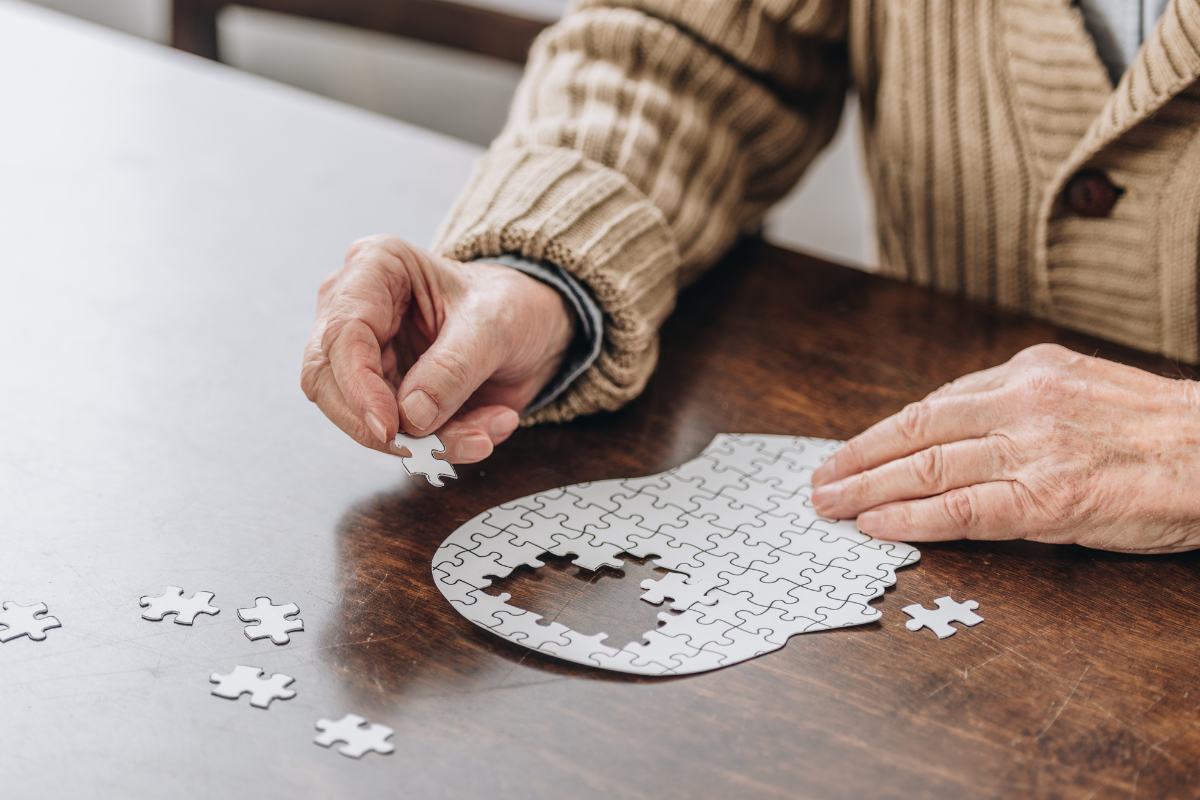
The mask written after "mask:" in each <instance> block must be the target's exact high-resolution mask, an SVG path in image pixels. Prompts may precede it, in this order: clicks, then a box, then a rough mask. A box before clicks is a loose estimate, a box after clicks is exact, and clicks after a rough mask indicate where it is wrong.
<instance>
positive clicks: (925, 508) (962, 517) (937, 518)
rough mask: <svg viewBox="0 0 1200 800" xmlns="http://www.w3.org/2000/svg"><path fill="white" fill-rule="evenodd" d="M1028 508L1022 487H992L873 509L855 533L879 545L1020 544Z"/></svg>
mask: <svg viewBox="0 0 1200 800" xmlns="http://www.w3.org/2000/svg"><path fill="white" fill-rule="evenodd" d="M1031 505H1032V498H1031V497H1030V495H1029V493H1028V490H1027V489H1025V487H1024V486H1023V485H1022V484H1020V483H1018V482H1017V481H991V482H989V483H980V484H976V485H974V486H964V487H962V488H959V489H952V490H951V491H949V492H946V493H945V494H940V495H938V496H937V497H928V498H925V499H923V500H909V501H908V502H904V503H891V504H888V505H884V506H881V507H879V508H874V509H871V510H870V511H868V512H866V513H865V514H860V515H859V516H858V527H859V530H861V531H862V532H863V533H865V534H868V535H870V536H874V537H875V538H877V539H887V540H890V541H903V542H943V541H950V540H952V539H1021V538H1024V537H1026V536H1027V535H1029V533H1030V528H1031V524H1030V522H1029V520H1031V519H1033V515H1031V514H1030V513H1029V510H1030V507H1031Z"/></svg>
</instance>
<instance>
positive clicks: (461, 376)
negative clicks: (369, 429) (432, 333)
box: [396, 321, 501, 436]
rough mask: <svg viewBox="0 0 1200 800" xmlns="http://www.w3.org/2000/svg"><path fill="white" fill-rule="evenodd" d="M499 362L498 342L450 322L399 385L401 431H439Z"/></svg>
mask: <svg viewBox="0 0 1200 800" xmlns="http://www.w3.org/2000/svg"><path fill="white" fill-rule="evenodd" d="M500 361H501V346H500V343H499V342H497V341H495V340H493V339H489V338H487V337H486V336H485V335H483V334H482V333H481V332H480V331H479V330H478V329H476V328H475V327H473V326H471V325H469V324H465V323H462V322H454V321H451V322H448V323H447V324H446V325H445V326H444V327H443V328H442V329H441V330H440V331H438V336H437V339H435V340H434V342H433V344H431V345H430V346H429V349H428V350H426V351H425V352H424V353H422V354H421V357H420V358H419V359H417V363H415V364H413V366H412V369H410V370H409V371H408V373H407V374H406V375H405V376H404V380H402V381H401V382H400V388H399V389H398V390H397V392H396V396H397V398H398V399H399V401H400V427H401V428H402V429H403V430H405V431H406V432H408V433H410V434H413V435H419V436H424V435H426V434H428V433H431V432H433V431H435V430H437V429H438V428H440V427H441V426H442V425H443V424H444V423H445V422H446V421H447V420H448V419H450V417H452V416H453V415H454V413H455V412H456V411H458V410H459V408H461V407H462V405H463V403H465V402H466V401H467V399H468V398H469V397H470V396H471V395H472V394H473V393H474V392H475V390H476V389H478V388H479V387H480V385H481V384H483V382H484V381H486V380H487V379H488V378H490V377H491V375H492V373H493V372H495V371H496V367H497V366H498V365H499V364H500Z"/></svg>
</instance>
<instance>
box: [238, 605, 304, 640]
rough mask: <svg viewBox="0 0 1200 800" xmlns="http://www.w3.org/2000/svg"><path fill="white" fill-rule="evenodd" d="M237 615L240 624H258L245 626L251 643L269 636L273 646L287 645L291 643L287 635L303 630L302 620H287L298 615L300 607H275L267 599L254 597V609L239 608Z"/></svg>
mask: <svg viewBox="0 0 1200 800" xmlns="http://www.w3.org/2000/svg"><path fill="white" fill-rule="evenodd" d="M237 613H238V619H240V620H241V621H242V622H257V623H258V624H257V625H247V626H246V638H247V639H249V640H250V641H252V642H253V641H254V640H255V639H266V638H267V637H268V636H269V637H271V641H272V642H274V643H275V644H287V643H288V642H289V641H291V637H289V636H288V634H289V633H296V632H297V631H302V630H304V620H302V619H287V618H288V617H291V616H294V615H296V614H299V613H300V607H299V606H297V605H296V604H295V603H288V604H286V605H281V606H277V605H274V604H273V603H272V602H271V598H269V597H256V598H255V599H254V608H239V609H238V610H237Z"/></svg>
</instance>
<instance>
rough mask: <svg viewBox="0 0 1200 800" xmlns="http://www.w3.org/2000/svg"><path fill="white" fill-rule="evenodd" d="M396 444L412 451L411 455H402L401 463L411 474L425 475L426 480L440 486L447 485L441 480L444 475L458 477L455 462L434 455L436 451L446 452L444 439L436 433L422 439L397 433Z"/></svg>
mask: <svg viewBox="0 0 1200 800" xmlns="http://www.w3.org/2000/svg"><path fill="white" fill-rule="evenodd" d="M396 446H397V447H403V448H406V449H407V450H408V452H410V453H412V455H411V456H400V463H401V464H403V465H404V471H405V472H407V473H408V474H409V475H424V476H425V478H426V480H428V481H429V482H430V483H432V484H433V485H434V486H438V487H441V486H444V485H445V484H443V483H442V481H441V478H442V477H443V476H444V477H447V478H457V477H458V473H456V472H455V471H454V465H453V464H451V463H450V462H449V461H443V460H441V459H440V458H434V457H433V454H434V453H444V452H446V445H444V444H442V440H441V439H439V438H438V437H437V435H436V434H432V433H431V434H429V435H428V436H422V437H421V438H420V439H414V438H413V437H411V436H406V435H405V434H403V433H397V434H396Z"/></svg>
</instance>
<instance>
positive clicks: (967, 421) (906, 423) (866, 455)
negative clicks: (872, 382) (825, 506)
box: [812, 393, 1005, 487]
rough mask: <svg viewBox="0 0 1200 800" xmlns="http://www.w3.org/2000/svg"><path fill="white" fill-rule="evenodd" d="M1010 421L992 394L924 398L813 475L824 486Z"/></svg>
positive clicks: (862, 436) (852, 442)
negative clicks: (1007, 420) (1006, 418)
mask: <svg viewBox="0 0 1200 800" xmlns="http://www.w3.org/2000/svg"><path fill="white" fill-rule="evenodd" d="M1004 420H1005V416H1004V413H1003V412H1002V411H1001V407H1000V404H998V403H996V402H994V401H993V398H992V397H991V396H989V395H988V394H987V393H983V394H978V393H975V394H963V395H954V396H950V397H944V398H935V399H933V400H922V401H921V402H919V403H912V404H910V405H908V406H905V408H904V410H903V411H901V412H900V413H898V414H894V415H892V416H890V417H888V418H887V419H885V420H883V421H882V422H879V423H876V424H875V425H873V426H871V427H870V428H868V429H867V430H866V431H864V432H863V433H861V434H859V435H858V436H856V437H854V438H853V439H851V440H850V441H848V442H846V444H845V446H844V447H842V449H841V450H839V451H838V452H837V453H835V454H834V455H833V456H831V457H830V458H829V460H828V461H826V462H825V463H824V464H822V465H821V467H820V468H819V469H817V471H816V472H814V473H813V476H812V484H813V486H814V487H821V486H824V485H826V484H829V483H833V482H834V481H838V480H841V479H843V478H846V477H848V476H850V475H856V474H858V473H860V472H863V471H864V470H868V469H873V468H875V467H878V466H880V465H881V464H886V463H888V462H889V461H893V460H895V459H897V458H904V457H905V456H909V455H912V454H913V453H918V452H920V451H922V450H924V449H926V448H928V447H932V446H934V445H938V444H947V443H949V442H956V441H960V440H963V439H977V438H980V437H982V436H985V435H987V434H988V433H990V432H992V431H993V430H995V428H996V426H997V425H999V424H1000V423H1002V422H1003V421H1004Z"/></svg>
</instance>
